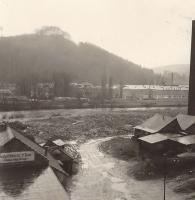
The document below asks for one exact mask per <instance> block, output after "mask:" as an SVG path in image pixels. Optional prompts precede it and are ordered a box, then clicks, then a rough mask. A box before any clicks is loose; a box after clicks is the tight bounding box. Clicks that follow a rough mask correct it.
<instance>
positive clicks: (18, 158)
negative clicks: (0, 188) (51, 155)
mask: <svg viewBox="0 0 195 200" xmlns="http://www.w3.org/2000/svg"><path fill="white" fill-rule="evenodd" d="M34 159H35V154H34V152H33V151H21V152H10V153H0V164H3V163H14V162H28V161H33V160H34Z"/></svg>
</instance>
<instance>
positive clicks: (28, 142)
mask: <svg viewBox="0 0 195 200" xmlns="http://www.w3.org/2000/svg"><path fill="white" fill-rule="evenodd" d="M1 135H3V137H4V139H5V141H6V142H4V144H6V143H7V142H9V141H11V140H12V139H13V138H16V139H18V140H20V141H21V142H22V143H24V144H25V145H27V146H28V147H30V148H31V149H32V150H34V151H35V152H36V153H38V154H39V155H41V156H42V157H44V158H45V159H47V160H48V161H49V165H50V166H51V167H52V168H54V169H57V170H58V171H60V172H62V173H63V174H65V175H68V174H67V173H66V172H65V171H64V170H63V169H62V168H61V166H60V165H59V164H58V161H57V160H55V159H54V158H53V156H52V155H51V154H50V153H49V152H47V155H45V149H44V148H42V147H41V146H39V145H38V144H36V143H35V142H33V141H32V140H30V139H29V138H27V137H25V136H23V135H22V134H20V133H19V132H17V131H15V130H14V129H12V128H10V127H8V128H7V130H6V131H4V132H0V138H1ZM6 135H7V137H6Z"/></svg>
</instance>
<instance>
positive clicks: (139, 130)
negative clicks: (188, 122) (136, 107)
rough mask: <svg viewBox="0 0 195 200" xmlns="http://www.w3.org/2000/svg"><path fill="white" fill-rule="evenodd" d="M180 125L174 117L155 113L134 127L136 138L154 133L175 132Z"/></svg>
mask: <svg viewBox="0 0 195 200" xmlns="http://www.w3.org/2000/svg"><path fill="white" fill-rule="evenodd" d="M179 129H180V126H179V124H178V122H177V119H176V118H172V117H169V116H163V115H160V114H155V115H154V116H153V117H151V118H149V119H147V120H146V121H145V122H144V123H142V124H140V125H138V126H135V127H134V136H135V137H136V138H139V137H142V136H146V135H150V134H154V133H159V132H160V133H177V132H178V130H179Z"/></svg>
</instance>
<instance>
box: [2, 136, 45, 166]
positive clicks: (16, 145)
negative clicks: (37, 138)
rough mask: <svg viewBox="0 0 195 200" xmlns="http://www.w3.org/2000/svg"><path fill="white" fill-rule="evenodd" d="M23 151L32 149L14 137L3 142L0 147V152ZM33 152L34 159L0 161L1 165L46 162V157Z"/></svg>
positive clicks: (40, 164) (37, 164) (39, 164)
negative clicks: (5, 142)
mask: <svg viewBox="0 0 195 200" xmlns="http://www.w3.org/2000/svg"><path fill="white" fill-rule="evenodd" d="M24 151H33V150H32V149H31V148H30V147H28V146H26V145H25V144H23V143H22V142H21V141H19V140H17V139H16V138H14V139H12V140H11V141H10V142H8V143H7V144H5V145H4V146H3V147H1V148H0V153H11V152H24ZM33 152H34V160H33V161H24V162H18V163H16V162H14V163H11V162H10V163H3V164H2V163H0V165H1V166H13V165H30V166H32V165H35V166H44V165H47V164H48V161H47V159H46V158H44V157H43V156H41V155H40V154H38V153H36V152H35V151H33Z"/></svg>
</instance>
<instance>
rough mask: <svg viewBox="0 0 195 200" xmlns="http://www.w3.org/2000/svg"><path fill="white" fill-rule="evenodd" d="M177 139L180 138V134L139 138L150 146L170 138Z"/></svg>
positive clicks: (152, 135) (159, 134)
mask: <svg viewBox="0 0 195 200" xmlns="http://www.w3.org/2000/svg"><path fill="white" fill-rule="evenodd" d="M177 137H179V135H178V134H161V133H155V134H151V135H147V136H144V137H141V138H139V140H141V141H144V142H147V143H150V144H154V143H158V142H162V141H165V140H168V139H170V138H177Z"/></svg>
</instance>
